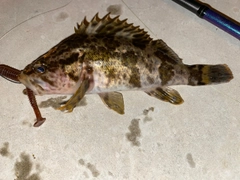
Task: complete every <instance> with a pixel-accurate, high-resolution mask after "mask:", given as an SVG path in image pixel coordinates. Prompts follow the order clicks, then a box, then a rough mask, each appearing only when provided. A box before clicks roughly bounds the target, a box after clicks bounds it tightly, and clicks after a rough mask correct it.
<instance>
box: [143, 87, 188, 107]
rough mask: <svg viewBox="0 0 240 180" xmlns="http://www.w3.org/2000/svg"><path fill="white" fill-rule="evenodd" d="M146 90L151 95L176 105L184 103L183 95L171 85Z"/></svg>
mask: <svg viewBox="0 0 240 180" xmlns="http://www.w3.org/2000/svg"><path fill="white" fill-rule="evenodd" d="M145 92H146V93H147V94H148V95H150V96H153V97H155V98H157V99H160V100H163V101H166V102H170V103H172V104H175V105H176V104H182V103H183V102H184V101H183V99H182V97H181V95H180V94H179V93H178V92H177V91H176V90H174V89H171V88H170V87H158V88H156V89H151V90H150V91H145Z"/></svg>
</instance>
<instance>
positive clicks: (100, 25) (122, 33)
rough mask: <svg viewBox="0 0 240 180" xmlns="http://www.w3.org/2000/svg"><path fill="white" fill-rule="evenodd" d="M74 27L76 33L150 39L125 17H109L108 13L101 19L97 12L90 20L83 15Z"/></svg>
mask: <svg viewBox="0 0 240 180" xmlns="http://www.w3.org/2000/svg"><path fill="white" fill-rule="evenodd" d="M74 29H75V33H76V34H85V35H104V36H117V37H124V38H128V39H133V40H139V41H141V42H150V41H151V40H152V39H151V38H150V35H149V34H148V33H147V32H146V31H144V30H143V29H140V28H139V26H133V24H128V23H127V19H124V20H120V19H119V16H116V17H114V18H111V17H110V13H108V14H107V15H105V16H104V17H103V18H102V19H101V18H99V16H98V13H97V14H96V15H95V16H94V17H93V18H92V20H91V21H90V22H88V21H87V20H86V17H85V18H84V20H83V21H82V22H81V24H80V25H79V24H77V27H75V28H74Z"/></svg>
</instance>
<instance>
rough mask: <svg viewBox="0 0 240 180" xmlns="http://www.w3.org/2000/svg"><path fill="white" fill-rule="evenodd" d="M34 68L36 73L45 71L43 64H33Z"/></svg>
mask: <svg viewBox="0 0 240 180" xmlns="http://www.w3.org/2000/svg"><path fill="white" fill-rule="evenodd" d="M34 70H35V71H36V72H37V73H40V74H42V73H44V72H45V71H46V67H45V66H44V65H41V64H40V65H39V64H38V65H35V66H34Z"/></svg>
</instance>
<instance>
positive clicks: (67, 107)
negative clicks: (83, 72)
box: [57, 79, 90, 112]
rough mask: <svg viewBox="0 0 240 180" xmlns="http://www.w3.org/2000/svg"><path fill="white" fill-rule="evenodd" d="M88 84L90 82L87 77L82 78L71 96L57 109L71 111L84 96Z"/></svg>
mask: <svg viewBox="0 0 240 180" xmlns="http://www.w3.org/2000/svg"><path fill="white" fill-rule="evenodd" d="M89 84H90V82H89V80H88V79H85V80H83V81H82V83H81V85H80V87H79V88H78V90H77V91H76V92H75V94H73V95H72V97H71V98H70V99H69V100H68V101H67V102H66V103H65V104H64V105H63V106H60V107H59V108H57V109H58V110H61V111H67V112H72V111H73V109H74V108H75V107H76V105H77V103H78V102H80V101H81V99H82V98H83V97H84V95H85V93H86V92H87V90H88V88H89Z"/></svg>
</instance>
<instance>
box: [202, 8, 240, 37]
mask: <svg viewBox="0 0 240 180" xmlns="http://www.w3.org/2000/svg"><path fill="white" fill-rule="evenodd" d="M202 18H203V19H205V20H206V21H208V22H210V23H212V24H213V25H215V26H217V27H219V28H220V29H222V30H223V31H225V32H227V33H229V34H231V35H232V36H234V37H236V38H237V39H239V40H240V25H239V23H237V22H236V23H235V22H233V21H231V20H229V19H228V18H226V17H224V16H222V15H221V14H219V13H217V12H215V11H214V10H212V9H207V10H206V11H205V12H204V15H203V16H202Z"/></svg>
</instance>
